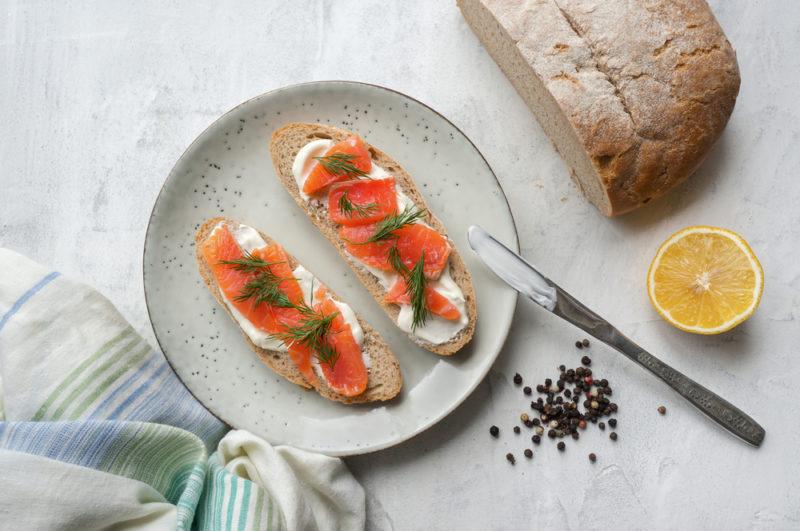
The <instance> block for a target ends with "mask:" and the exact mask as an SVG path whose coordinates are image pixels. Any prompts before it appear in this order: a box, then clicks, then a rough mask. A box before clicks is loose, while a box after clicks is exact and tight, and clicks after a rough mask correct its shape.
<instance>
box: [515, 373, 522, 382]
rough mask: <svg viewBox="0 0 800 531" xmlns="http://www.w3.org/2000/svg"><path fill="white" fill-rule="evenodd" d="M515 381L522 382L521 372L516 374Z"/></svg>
mask: <svg viewBox="0 0 800 531" xmlns="http://www.w3.org/2000/svg"><path fill="white" fill-rule="evenodd" d="M514 383H515V384H517V385H520V384H521V383H522V376H520V374H519V373H516V374H515V375H514Z"/></svg>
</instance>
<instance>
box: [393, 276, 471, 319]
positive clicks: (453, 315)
mask: <svg viewBox="0 0 800 531" xmlns="http://www.w3.org/2000/svg"><path fill="white" fill-rule="evenodd" d="M406 286H407V284H406V279H405V278H403V277H399V278H398V279H397V281H396V282H395V283H394V285H393V286H392V287H391V289H390V290H389V292H388V293H387V294H386V296H385V297H384V298H383V300H384V301H385V302H390V303H394V304H411V297H410V296H409V294H408V292H407V291H406ZM425 307H426V308H428V309H429V310H430V311H431V313H433V314H434V315H438V316H440V317H444V318H445V319H447V320H448V321H456V320H457V319H458V318H459V317H461V312H459V311H458V308H456V306H455V304H453V303H452V302H450V301H449V300H448V298H447V297H445V296H444V295H442V294H441V293H439V292H438V291H436V290H435V289H433V288H432V287H430V286H425Z"/></svg>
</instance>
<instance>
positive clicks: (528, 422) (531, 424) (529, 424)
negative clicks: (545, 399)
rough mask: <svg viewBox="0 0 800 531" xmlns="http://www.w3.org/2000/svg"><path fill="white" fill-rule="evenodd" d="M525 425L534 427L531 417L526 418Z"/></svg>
mask: <svg viewBox="0 0 800 531" xmlns="http://www.w3.org/2000/svg"><path fill="white" fill-rule="evenodd" d="M525 427H526V428H533V420H531V419H528V420H526V421H525Z"/></svg>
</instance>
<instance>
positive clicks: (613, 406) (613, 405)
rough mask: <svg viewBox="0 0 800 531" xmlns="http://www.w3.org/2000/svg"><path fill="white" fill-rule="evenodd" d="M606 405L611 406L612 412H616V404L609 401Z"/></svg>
mask: <svg viewBox="0 0 800 531" xmlns="http://www.w3.org/2000/svg"><path fill="white" fill-rule="evenodd" d="M608 407H610V408H611V411H613V412H615V413H616V412H617V405H616V404H615V403H614V402H611V403H610V404H609V405H608Z"/></svg>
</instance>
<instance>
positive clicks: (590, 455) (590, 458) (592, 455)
mask: <svg viewBox="0 0 800 531" xmlns="http://www.w3.org/2000/svg"><path fill="white" fill-rule="evenodd" d="M589 461H591V462H592V463H594V462H595V461H597V456H596V455H594V454H593V453H591V454H589Z"/></svg>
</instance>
